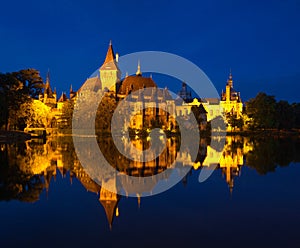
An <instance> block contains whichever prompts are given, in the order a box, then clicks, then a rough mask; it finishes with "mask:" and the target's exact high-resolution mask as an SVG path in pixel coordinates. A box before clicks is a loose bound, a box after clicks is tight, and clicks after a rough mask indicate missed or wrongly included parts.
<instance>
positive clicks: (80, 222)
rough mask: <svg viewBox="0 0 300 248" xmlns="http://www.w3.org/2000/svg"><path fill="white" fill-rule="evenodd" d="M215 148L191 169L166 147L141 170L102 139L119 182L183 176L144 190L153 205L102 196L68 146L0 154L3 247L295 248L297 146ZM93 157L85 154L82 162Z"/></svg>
mask: <svg viewBox="0 0 300 248" xmlns="http://www.w3.org/2000/svg"><path fill="white" fill-rule="evenodd" d="M212 139H214V138H202V139H201V141H200V144H199V149H198V154H197V156H196V160H195V161H194V162H192V161H191V159H190V158H189V156H188V153H187V152H185V153H182V152H180V151H179V148H178V141H177V138H175V137H170V138H168V139H167V147H166V149H164V150H163V152H162V153H161V155H160V158H159V159H155V160H153V161H150V162H146V163H145V162H139V163H132V162H131V161H130V160H127V159H122V158H121V159H120V154H119V153H118V151H117V150H116V149H115V147H114V146H113V145H112V142H111V140H110V139H109V138H101V139H99V140H98V145H99V148H100V150H101V151H102V152H103V153H104V154H105V157H106V159H107V160H108V161H110V163H111V164H113V167H114V169H116V170H117V171H119V172H121V173H122V174H123V175H130V176H134V177H137V178H142V179H143V178H146V177H151V176H152V175H160V174H162V173H163V172H164V171H166V170H167V169H168V168H169V167H170V166H171V164H172V163H173V162H174V161H175V160H176V161H177V163H178V164H180V165H181V166H184V168H188V173H187V174H186V175H184V176H183V178H182V180H181V181H180V182H179V183H177V184H176V185H175V186H174V187H171V188H170V189H169V190H167V191H164V192H162V193H160V194H154V193H153V192H155V184H157V183H158V182H157V181H155V183H154V184H153V185H152V186H149V185H148V186H149V187H148V188H145V189H144V190H145V191H148V193H149V195H150V196H149V197H142V196H139V195H136V196H137V197H131V196H132V195H134V189H133V188H132V187H130V185H129V183H127V184H126V185H127V186H125V182H123V181H122V185H123V187H124V189H123V192H124V194H123V195H117V194H115V193H113V192H110V191H108V190H106V189H104V188H103V187H101V186H100V185H99V183H97V179H96V178H95V177H94V176H91V175H92V172H91V171H90V170H89V168H86V167H83V166H82V165H81V163H80V161H79V159H78V157H77V155H76V152H75V149H74V145H73V141H72V137H67V136H66V137H63V136H62V137H49V138H48V139H47V140H46V141H43V140H38V139H36V140H30V141H27V142H25V143H17V144H0V220H1V222H0V246H1V247H63V246H66V247H83V246H84V247H88V246H94V247H121V246H123V247H299V246H300V235H299V231H300V140H298V139H296V138H293V137H285V138H283V137H277V136H276V137H272V136H270V137H264V136H256V137H241V136H227V137H226V139H224V142H225V145H224V147H223V148H222V149H221V150H220V149H219V148H218V147H214V146H213V145H212V144H213V142H212ZM133 143H134V146H135V147H136V148H141V147H142V148H145V147H147V146H149V142H148V141H147V140H140V139H138V138H137V139H136V140H134V141H133ZM197 145H198V144H197ZM97 149H98V147H97ZM90 153H91V151H90V150H89V148H88V146H87V151H86V154H85V155H84V156H89V154H90ZM120 161H121V162H120ZM211 166H213V168H214V167H216V168H215V169H214V170H213V171H212V174H211V176H210V177H209V178H207V180H205V181H204V182H202V183H200V182H199V174H200V172H201V170H202V169H203V168H211ZM159 180H162V181H163V180H168V176H167V178H161V179H159ZM131 186H132V185H131ZM151 194H153V195H151ZM126 195H127V196H126Z"/></svg>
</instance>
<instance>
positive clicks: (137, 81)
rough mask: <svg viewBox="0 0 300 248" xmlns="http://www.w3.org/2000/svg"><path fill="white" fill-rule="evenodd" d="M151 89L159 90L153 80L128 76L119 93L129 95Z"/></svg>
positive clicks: (139, 76)
mask: <svg viewBox="0 0 300 248" xmlns="http://www.w3.org/2000/svg"><path fill="white" fill-rule="evenodd" d="M150 87H154V88H157V85H156V83H155V82H154V81H153V79H152V78H150V77H149V78H147V77H143V76H141V75H134V76H128V77H126V78H125V79H124V80H123V81H122V83H121V87H120V89H119V91H118V93H119V94H122V95H127V94H128V92H129V91H131V92H133V91H137V90H140V89H143V88H150Z"/></svg>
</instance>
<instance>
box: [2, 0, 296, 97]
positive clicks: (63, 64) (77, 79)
mask: <svg viewBox="0 0 300 248" xmlns="http://www.w3.org/2000/svg"><path fill="white" fill-rule="evenodd" d="M0 11H1V12H0V54H1V56H0V71H1V72H11V71H17V70H20V69H25V68H36V69H38V70H39V71H40V72H41V75H42V77H43V78H45V76H46V73H47V70H48V68H49V69H50V73H51V84H52V86H53V87H54V86H56V88H57V91H58V94H60V93H61V91H67V92H68V91H69V87H70V84H72V85H73V88H74V89H78V88H79V87H80V85H81V84H82V83H83V82H84V81H85V79H86V78H87V77H88V76H90V74H91V73H92V72H94V71H95V70H96V69H97V68H98V67H99V66H100V65H101V64H102V63H103V61H104V57H105V54H106V50H107V47H108V44H109V40H112V42H113V45H114V49H115V51H116V52H118V53H119V54H120V55H121V56H122V55H125V54H127V53H131V52H138V51H148V50H156V51H165V52H170V53H175V54H177V55H180V56H183V57H185V58H186V59H189V60H190V61H192V62H194V63H195V64H196V65H198V66H199V67H200V68H201V69H202V70H203V71H204V72H205V73H206V74H207V75H208V77H209V78H210V79H211V80H212V82H213V83H214V84H215V86H216V88H217V90H218V91H219V92H221V90H222V89H223V88H224V87H225V83H226V80H227V77H228V73H229V70H230V68H231V69H232V73H233V77H234V87H235V88H236V90H238V91H241V96H242V98H243V100H247V99H249V98H251V97H254V96H255V95H256V94H257V93H258V92H259V91H264V92H266V93H268V94H271V95H275V96H276V99H285V100H288V101H290V102H295V101H297V102H300V99H299V96H298V95H299V92H300V48H299V44H300V27H299V26H300V1H276V0H274V1H238V0H237V1H227V0H226V1H215V0H213V1H187V0H185V1H176V0H175V1H174V0H172V1H170V0H167V1H163V0H160V1H152V0H151V1H137V0H134V1H130V0H129V1H121V0H118V1H117V0H113V1H101V0H98V1H71V0H57V1H56V0H55V1H40V0H36V1H2V2H1V5H0ZM142 63H143V62H142V61H141V66H142ZM123 73H124V72H123ZM154 80H155V77H154ZM158 83H159V82H158ZM170 83H171V82H167V84H170ZM160 86H161V85H160ZM168 86H169V87H171V86H170V85H168ZM179 87H180V86H179V85H177V86H176V87H175V89H176V88H178V89H179ZM171 88H172V87H171ZM173 88H174V87H173Z"/></svg>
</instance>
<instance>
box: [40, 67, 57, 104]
mask: <svg viewBox="0 0 300 248" xmlns="http://www.w3.org/2000/svg"><path fill="white" fill-rule="evenodd" d="M56 97H57V96H56V90H55V91H52V89H51V86H50V72H49V70H48V73H47V78H46V84H45V87H44V94H43V96H42V95H40V96H39V99H40V100H41V101H42V102H43V103H44V104H46V105H47V106H51V107H55V105H56V99H57V98H56Z"/></svg>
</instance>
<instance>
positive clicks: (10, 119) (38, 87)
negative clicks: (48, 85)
mask: <svg viewBox="0 0 300 248" xmlns="http://www.w3.org/2000/svg"><path fill="white" fill-rule="evenodd" d="M43 87H44V84H43V80H42V78H41V76H40V73H39V71H37V70H35V69H26V70H20V71H17V72H11V73H0V106H1V107H0V129H5V130H23V128H24V127H25V121H26V120H25V119H26V116H25V115H23V116H19V114H18V113H19V110H20V108H21V106H22V105H23V104H24V103H30V102H31V101H32V99H34V98H38V95H39V94H40V93H41V92H42V90H43Z"/></svg>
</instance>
